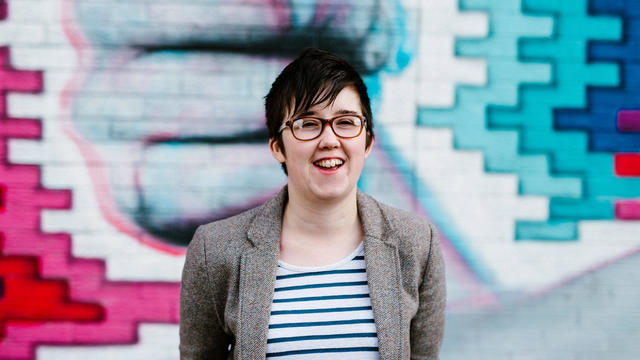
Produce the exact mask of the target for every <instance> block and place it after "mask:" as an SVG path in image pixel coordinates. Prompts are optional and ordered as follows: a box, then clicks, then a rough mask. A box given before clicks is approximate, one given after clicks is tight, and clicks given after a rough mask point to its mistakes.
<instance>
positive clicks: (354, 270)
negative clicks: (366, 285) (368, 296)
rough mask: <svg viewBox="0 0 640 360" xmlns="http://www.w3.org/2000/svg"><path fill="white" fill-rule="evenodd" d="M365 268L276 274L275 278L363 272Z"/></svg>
mask: <svg viewBox="0 0 640 360" xmlns="http://www.w3.org/2000/svg"><path fill="white" fill-rule="evenodd" d="M363 272H365V269H346V270H329V271H312V272H305V273H299V274H288V275H279V276H276V280H284V279H291V278H297V277H303V276H316V275H331V274H353V273H363Z"/></svg>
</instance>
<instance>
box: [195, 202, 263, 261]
mask: <svg viewBox="0 0 640 360" xmlns="http://www.w3.org/2000/svg"><path fill="white" fill-rule="evenodd" d="M257 213H258V208H253V209H250V210H247V211H245V212H242V213H240V214H237V215H234V216H231V217H228V218H225V219H221V220H217V221H213V222H210V223H207V224H204V225H200V226H199V227H198V228H197V229H196V232H195V234H194V236H193V239H192V240H191V243H189V250H188V251H189V252H190V251H196V252H199V251H198V250H196V249H195V248H199V249H202V251H204V252H206V253H207V254H208V257H209V258H213V257H216V258H218V259H220V257H227V256H231V257H235V256H239V255H240V253H241V252H242V249H244V247H245V246H246V243H247V231H248V229H249V226H250V224H251V222H252V220H253V219H254V218H255V216H256V214H257ZM191 248H194V249H193V250H192V249H191Z"/></svg>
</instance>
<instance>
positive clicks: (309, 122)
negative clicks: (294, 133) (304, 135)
mask: <svg viewBox="0 0 640 360" xmlns="http://www.w3.org/2000/svg"><path fill="white" fill-rule="evenodd" d="M295 125H297V127H299V128H303V129H314V128H317V127H319V126H320V121H318V120H316V119H313V118H302V119H298V120H296V124H295Z"/></svg>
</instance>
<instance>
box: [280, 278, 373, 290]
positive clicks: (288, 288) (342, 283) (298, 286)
mask: <svg viewBox="0 0 640 360" xmlns="http://www.w3.org/2000/svg"><path fill="white" fill-rule="evenodd" d="M357 285H367V282H366V281H349V282H339V283H326V284H309V285H295V286H284V287H279V288H275V290H274V291H276V292H277V291H288V290H300V289H317V288H326V287H339V286H357Z"/></svg>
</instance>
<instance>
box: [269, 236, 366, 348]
mask: <svg viewBox="0 0 640 360" xmlns="http://www.w3.org/2000/svg"><path fill="white" fill-rule="evenodd" d="M267 359H286V360H291V359H296V360H297V359H331V360H339V359H378V338H377V336H376V326H375V323H374V320H373V311H372V309H371V299H370V298H369V287H368V286H367V273H366V271H365V262H364V250H363V247H362V243H360V245H359V246H358V248H357V249H356V250H355V251H354V252H353V253H351V254H350V255H349V256H347V257H346V258H344V259H343V260H341V261H339V262H337V263H334V264H330V265H326V266H321V267H299V266H293V265H290V264H287V263H284V262H282V261H279V262H278V270H277V273H276V285H275V292H274V298H273V303H272V305H271V317H270V319H269V333H268V340H267Z"/></svg>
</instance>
